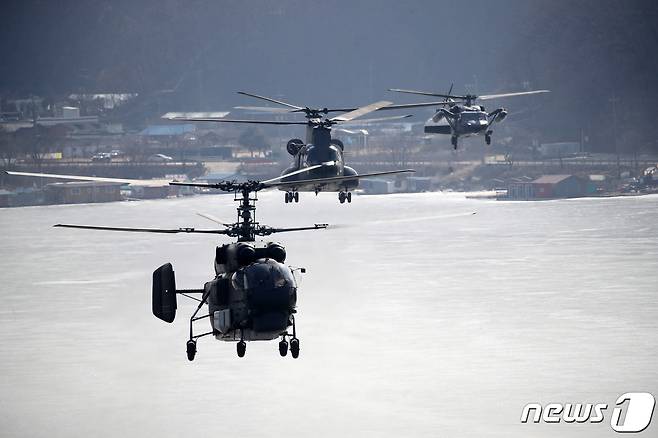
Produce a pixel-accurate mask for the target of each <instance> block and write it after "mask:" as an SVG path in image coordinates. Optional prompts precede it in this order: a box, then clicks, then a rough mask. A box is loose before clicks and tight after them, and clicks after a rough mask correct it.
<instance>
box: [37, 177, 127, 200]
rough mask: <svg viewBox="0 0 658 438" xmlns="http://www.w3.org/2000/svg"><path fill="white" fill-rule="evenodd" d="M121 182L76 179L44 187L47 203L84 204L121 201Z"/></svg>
mask: <svg viewBox="0 0 658 438" xmlns="http://www.w3.org/2000/svg"><path fill="white" fill-rule="evenodd" d="M122 185H124V184H123V183H115V182H96V181H76V182H61V183H52V184H48V185H46V187H45V193H46V202H47V203H48V204H84V203H92V202H112V201H121V200H122V199H123V198H122V197H121V186H122Z"/></svg>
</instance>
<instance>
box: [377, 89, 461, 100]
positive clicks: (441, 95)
mask: <svg viewBox="0 0 658 438" xmlns="http://www.w3.org/2000/svg"><path fill="white" fill-rule="evenodd" d="M388 91H395V92H396V93H407V94H419V95H421V96H434V97H443V98H445V99H463V98H464V96H453V95H450V94H440V93H430V92H427V91H416V90H403V89H401V88H389V89H388Z"/></svg>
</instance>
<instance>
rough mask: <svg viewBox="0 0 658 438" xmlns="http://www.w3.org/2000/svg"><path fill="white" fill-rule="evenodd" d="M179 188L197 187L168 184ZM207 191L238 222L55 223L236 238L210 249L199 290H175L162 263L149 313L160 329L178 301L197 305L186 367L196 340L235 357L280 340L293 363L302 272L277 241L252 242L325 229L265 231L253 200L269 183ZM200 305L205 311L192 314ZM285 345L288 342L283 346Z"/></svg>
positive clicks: (297, 347) (168, 266)
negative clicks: (223, 197)
mask: <svg viewBox="0 0 658 438" xmlns="http://www.w3.org/2000/svg"><path fill="white" fill-rule="evenodd" d="M170 184H171V185H177V186H186V185H198V184H196V183H184V182H171V183H170ZM206 186H208V187H212V188H215V189H219V190H222V191H225V192H233V193H234V200H235V201H237V202H238V207H237V213H238V215H237V221H236V222H235V223H224V222H222V221H220V220H218V219H216V218H214V217H213V216H210V215H205V214H200V215H201V216H203V217H205V218H207V219H210V220H212V221H214V222H216V223H218V224H220V225H222V226H223V228H222V229H196V228H172V229H162V228H129V227H107V226H95V225H74V224H56V225H54V226H55V227H60V228H76V229H86V230H103V231H126V232H144V233H167V234H174V233H203V234H214V235H226V236H229V237H234V238H237V241H236V242H234V243H228V244H222V245H219V246H217V247H216V250H215V260H214V267H215V278H213V279H212V280H210V281H208V282H206V283H205V284H204V286H203V288H199V289H178V288H177V286H176V278H175V273H174V270H173V267H172V265H171V263H165V264H164V265H162V266H160V267H159V268H158V269H156V270H155V271H154V272H153V287H152V312H153V315H154V316H155V317H156V318H158V319H160V320H162V321H165V322H167V323H172V322H174V319H175V317H176V310H177V308H178V303H177V296H178V295H181V296H183V297H186V298H189V299H192V300H195V301H197V302H198V305H197V307H196V310H195V311H194V313H193V314H192V315H191V316H190V320H189V321H190V323H189V324H190V331H189V339H188V341H187V343H186V353H187V358H188V360H189V361H193V360H194V358H195V356H196V353H197V340H198V339H199V338H202V337H205V336H214V337H215V339H217V340H220V341H225V342H237V344H236V348H237V355H238V357H244V355H245V353H246V349H247V342H248V341H269V340H274V339H277V338H279V337H280V338H281V340H280V341H279V354H280V355H281V356H286V355H287V354H288V350H290V353H291V356H292V357H293V358H297V357H299V351H300V345H299V338H298V337H297V329H296V325H295V314H296V313H297V311H296V304H297V293H298V287H297V281H296V276H295V274H296V273H297V271H299V272H300V273H305V272H306V269H305V268H293V267H291V266H288V265H285V264H284V263H285V260H286V250H285V248H284V247H283V246H282V245H281V244H280V243H277V242H264V241H256V236H269V235H271V234H275V233H283V232H291V231H303V230H319V229H325V228H327V227H328V224H314V225H313V226H306V227H293V228H272V227H269V226H265V225H261V224H259V223H258V222H257V221H256V201H257V200H258V197H257V193H258V191H259V190H262V189H264V188H268V187H270V184H267V183H263V182H259V181H246V182H235V181H222V182H219V183H214V184H208V185H206ZM204 305H207V306H208V313H207V314H204V315H201V316H199V313H200V312H201V309H202V308H203V306H204ZM203 319H208V320H209V321H210V330H209V331H207V332H204V333H201V334H196V333H195V330H194V328H195V327H194V326H195V322H197V321H200V320H203ZM288 339H290V342H288Z"/></svg>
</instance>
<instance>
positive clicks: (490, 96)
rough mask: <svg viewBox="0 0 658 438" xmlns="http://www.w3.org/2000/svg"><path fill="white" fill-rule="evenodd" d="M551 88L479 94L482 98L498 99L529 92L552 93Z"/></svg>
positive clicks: (479, 97)
mask: <svg viewBox="0 0 658 438" xmlns="http://www.w3.org/2000/svg"><path fill="white" fill-rule="evenodd" d="M550 92H551V91H550V90H535V91H521V92H519V93H504V94H485V95H484V96H478V99H480V100H490V99H498V98H501V97H512V96H525V95H527V94H540V93H550Z"/></svg>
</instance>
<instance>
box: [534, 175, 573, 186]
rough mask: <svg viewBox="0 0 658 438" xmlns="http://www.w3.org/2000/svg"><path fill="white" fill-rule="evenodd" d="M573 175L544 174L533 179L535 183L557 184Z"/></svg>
mask: <svg viewBox="0 0 658 438" xmlns="http://www.w3.org/2000/svg"><path fill="white" fill-rule="evenodd" d="M572 176H573V175H543V176H540V177H539V178H537V179H536V180H534V181H532V183H533V184H557V183H559V182H562V181H564V180H565V179H567V178H571V177H572Z"/></svg>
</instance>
